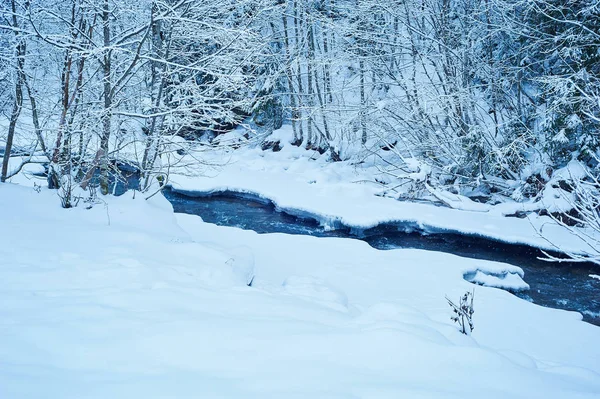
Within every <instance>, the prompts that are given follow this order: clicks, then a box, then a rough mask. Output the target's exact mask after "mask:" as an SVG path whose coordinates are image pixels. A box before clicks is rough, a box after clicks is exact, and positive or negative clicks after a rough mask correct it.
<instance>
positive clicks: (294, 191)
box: [169, 126, 600, 254]
mask: <svg viewBox="0 0 600 399" xmlns="http://www.w3.org/2000/svg"><path fill="white" fill-rule="evenodd" d="M289 130H290V129H289V126H284V128H283V129H281V130H280V131H277V132H276V133H275V135H276V137H277V138H278V139H279V140H282V144H283V149H282V150H281V151H279V152H276V153H274V152H269V151H262V150H260V149H259V148H242V149H238V150H236V151H233V152H231V153H230V154H228V159H229V162H228V163H227V164H225V165H223V166H222V167H217V168H212V169H211V168H207V167H206V166H203V167H202V170H201V171H199V172H200V173H201V174H202V176H198V175H190V174H189V173H188V172H187V171H186V173H178V172H177V170H176V169H175V172H174V173H173V174H172V175H171V176H170V180H169V182H170V184H171V185H172V186H173V188H175V189H176V190H179V191H184V192H185V191H187V192H189V193H194V192H196V193H212V192H222V191H233V192H239V193H247V194H254V195H256V196H259V197H262V198H264V199H268V200H271V201H272V202H273V203H274V204H275V205H276V206H277V207H278V208H280V209H285V210H286V211H287V212H288V213H292V214H298V215H307V214H308V215H312V216H315V217H316V218H317V219H319V220H320V221H321V222H322V223H323V225H327V226H337V225H344V226H350V227H353V228H358V229H367V228H371V227H374V226H377V225H379V224H382V223H389V222H392V223H394V222H398V223H409V224H416V225H417V226H420V227H421V228H422V229H423V230H426V231H442V232H444V231H445V232H458V233H463V234H469V235H475V236H483V237H487V238H491V239H494V240H498V241H503V242H507V243H518V244H525V245H530V246H534V247H538V248H542V249H546V250H561V251H564V252H572V253H582V254H583V253H588V254H590V253H591V254H593V253H595V249H594V248H590V246H589V244H588V243H587V242H586V241H589V240H583V239H581V238H580V237H578V235H576V234H572V233H571V232H569V231H568V230H566V229H565V228H564V227H561V226H558V225H557V224H556V223H555V222H554V221H553V220H552V219H551V218H550V217H548V216H538V215H537V214H531V215H529V216H527V217H525V218H523V219H519V218H516V217H506V215H510V214H515V213H517V212H519V211H520V212H528V211H531V210H534V209H539V207H540V204H541V203H542V202H544V203H545V202H547V201H550V202H549V204H548V206H550V205H551V203H556V207H558V208H561V207H564V204H563V203H564V202H565V201H566V199H565V198H562V197H561V196H560V195H559V193H558V192H554V191H553V192H548V193H547V194H546V195H545V197H544V198H543V201H541V202H538V203H534V202H527V203H516V202H515V203H501V204H498V205H495V206H491V205H486V204H480V203H476V202H474V201H472V200H470V199H468V198H466V197H464V196H459V195H453V194H450V193H441V192H439V190H436V189H434V188H432V187H429V189H430V192H431V193H432V194H433V195H434V196H436V195H437V197H438V199H440V198H441V200H442V201H444V202H445V203H450V204H452V206H453V208H454V209H453V208H450V207H442V206H436V205H433V204H431V203H417V202H409V201H397V200H395V199H393V198H389V197H386V196H384V195H382V192H383V191H385V190H386V189H387V188H385V187H384V188H382V187H381V186H380V185H377V184H376V183H375V182H376V179H377V178H378V177H379V176H381V174H380V172H379V170H378V169H377V168H376V167H374V166H372V164H369V163H368V162H367V160H365V162H364V163H363V164H360V165H354V164H352V163H350V162H347V161H346V162H328V160H327V158H328V156H327V154H324V155H320V154H319V153H318V152H307V151H306V150H304V149H300V148H297V147H294V146H291V145H289V144H287V143H286V141H285V140H284V139H283V137H285V134H286V133H288V135H289V133H290V132H289ZM307 153H308V154H309V156H307ZM218 158H220V159H222V158H223V154H219V155H218ZM216 159H217V158H215V160H211V158H210V157H209V158H207V159H206V163H207V164H211V163H212V164H217V163H218V162H217V160H216ZM580 169H581V168H580V166H578V164H577V163H576V162H572V163H570V164H569V165H568V167H566V168H565V169H564V170H560V171H558V172H557V174H556V177H555V178H556V179H558V178H559V177H560V176H563V175H566V174H569V173H571V174H576V175H577V174H578V173H580ZM550 191H551V190H550ZM561 204H562V205H561ZM586 234H587V235H591V236H594V235H595V234H596V233H594V232H593V231H586V232H585V234H583V233H582V234H580V236H581V237H584V236H585V235H586ZM599 239H600V237H599ZM558 245H559V246H560V248H558V247H557V246H558Z"/></svg>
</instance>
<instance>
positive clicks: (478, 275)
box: [467, 270, 529, 292]
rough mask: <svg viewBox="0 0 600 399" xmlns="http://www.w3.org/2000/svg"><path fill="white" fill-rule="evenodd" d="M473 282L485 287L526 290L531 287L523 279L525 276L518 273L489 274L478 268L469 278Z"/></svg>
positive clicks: (514, 290)
mask: <svg viewBox="0 0 600 399" xmlns="http://www.w3.org/2000/svg"><path fill="white" fill-rule="evenodd" d="M467 280H469V281H470V282H472V283H475V284H480V285H483V286H485V287H496V288H502V289H505V290H508V291H513V292H516V291H524V290H528V289H529V284H527V283H526V282H525V281H523V278H522V277H521V276H519V275H518V274H516V273H510V272H508V273H503V274H489V273H485V272H482V271H481V270H477V271H476V272H475V275H474V276H473V277H471V278H467Z"/></svg>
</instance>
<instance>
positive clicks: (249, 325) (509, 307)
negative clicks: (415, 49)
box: [0, 183, 600, 398]
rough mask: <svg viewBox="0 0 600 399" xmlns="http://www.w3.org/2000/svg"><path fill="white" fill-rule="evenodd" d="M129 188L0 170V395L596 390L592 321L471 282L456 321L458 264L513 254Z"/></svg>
mask: <svg viewBox="0 0 600 399" xmlns="http://www.w3.org/2000/svg"><path fill="white" fill-rule="evenodd" d="M318 184H319V183H317V185H318ZM132 196H133V194H131V193H128V194H126V195H124V196H122V197H119V198H113V197H105V198H103V202H102V203H100V204H96V205H95V206H94V207H93V208H92V209H89V210H87V209H85V207H83V206H80V207H77V208H74V209H70V210H63V209H61V208H60V206H59V201H58V198H57V197H56V194H55V193H54V192H51V191H48V190H45V189H42V190H41V191H40V192H39V193H38V192H36V191H34V190H33V189H31V188H25V187H22V186H18V185H15V184H3V185H0V209H3V210H4V212H2V214H0V222H1V225H2V229H0V243H2V245H0V282H1V284H0V298H1V300H0V397H2V398H25V397H27V398H82V397H85V398H108V397H110V398H172V397H177V398H197V397H211V398H213V397H214V398H308V397H310V398H398V397H409V398H481V397H486V398H507V397H511V398H517V397H522V398H532V397H545V398H567V397H568V398H594V397H598V395H600V374H599V373H600V347H599V346H598V345H597V343H598V340H599V339H600V329H598V328H597V327H595V326H592V325H590V324H587V323H584V322H582V321H581V316H580V315H579V314H577V313H573V312H565V311H560V310H555V309H548V308H542V307H539V306H537V305H534V304H531V303H529V302H527V301H523V300H521V299H518V298H517V297H515V296H513V295H511V294H509V293H507V292H505V291H502V290H499V289H494V288H487V287H475V291H476V294H475V314H474V323H475V330H474V331H473V333H472V335H471V336H464V335H462V334H460V333H459V332H458V329H457V327H456V326H455V325H453V324H452V322H451V321H450V315H451V310H450V308H449V307H448V305H447V303H446V300H445V296H446V295H447V296H448V297H450V298H458V297H459V296H460V295H462V294H463V293H464V292H465V291H470V290H472V289H473V287H474V286H473V285H472V284H470V283H468V282H466V281H465V280H464V279H463V275H464V274H465V273H467V272H472V271H475V270H480V271H482V272H485V273H488V274H493V273H500V272H501V271H506V272H510V273H513V274H516V275H519V270H520V269H518V268H513V267H511V266H509V265H503V264H500V263H494V262H487V261H480V260H473V259H465V258H461V257H458V256H453V255H449V254H443V253H434V252H427V251H420V250H408V249H407V250H404V249H402V250H390V251H378V250H376V249H373V248H371V247H370V246H368V245H367V244H366V243H364V242H361V241H358V240H350V239H341V238H315V237H310V236H294V235H285V234H263V235H259V234H256V233H254V232H252V231H244V230H240V229H236V228H229V227H219V226H215V225H210V224H207V223H204V222H202V220H201V219H200V218H199V217H196V216H190V215H183V214H177V215H174V214H173V212H172V208H171V206H170V204H169V203H168V202H167V201H166V200H165V199H164V198H163V197H162V196H160V195H157V196H155V197H153V198H152V199H151V200H149V201H144V200H143V199H141V198H140V197H141V196H139V195H138V196H137V197H136V198H135V199H133V198H132ZM7 210H10V211H7ZM520 273H522V272H520ZM249 276H253V278H254V280H253V281H252V286H251V287H249V286H247V282H248V281H247V280H248V277H249Z"/></svg>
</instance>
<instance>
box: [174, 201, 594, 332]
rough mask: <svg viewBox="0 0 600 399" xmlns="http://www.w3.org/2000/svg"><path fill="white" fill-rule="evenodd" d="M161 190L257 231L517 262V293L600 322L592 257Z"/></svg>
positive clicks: (217, 218)
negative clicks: (560, 257)
mask: <svg viewBox="0 0 600 399" xmlns="http://www.w3.org/2000/svg"><path fill="white" fill-rule="evenodd" d="M163 194H164V195H165V197H166V198H167V199H168V200H169V201H170V202H171V204H172V205H173V208H174V210H175V212H180V213H187V214H192V215H198V216H200V217H202V219H203V220H204V221H205V222H208V223H214V224H217V225H219V226H232V227H239V228H241V229H245V230H253V231H256V232H257V233H287V234H304V235H311V236H316V237H344V238H354V239H360V240H363V241H366V242H367V243H369V244H370V245H371V246H372V247H374V248H377V249H380V250H388V249H396V248H418V249H424V250H428V251H438V252H447V253H452V254H455V255H460V256H464V257H468V258H476V259H484V260H492V261H498V262H504V263H509V264H511V265H515V266H519V267H520V268H522V269H523V271H524V272H525V278H524V280H525V281H526V282H527V283H528V284H529V286H530V289H529V290H527V291H521V292H516V293H514V294H515V295H517V296H519V297H520V298H523V299H525V300H528V301H531V302H534V303H536V304H539V305H542V306H547V307H552V308H559V309H566V310H575V311H578V312H580V313H582V314H583V317H584V320H585V321H588V322H590V323H592V324H596V325H599V326H600V280H598V279H594V278H592V277H590V275H591V274H592V275H600V267H599V266H597V265H594V264H591V263H572V262H562V263H556V262H545V261H543V260H539V259H538V257H541V256H543V254H542V252H541V251H540V250H538V249H536V248H531V247H528V246H525V245H513V244H505V243H502V242H498V241H494V240H490V239H486V238H481V237H475V236H465V235H461V234H455V233H448V232H438V233H429V234H423V232H421V231H418V230H417V229H416V226H414V225H409V224H400V223H394V224H383V225H380V226H378V227H375V228H372V229H367V230H354V229H350V228H348V227H344V226H337V227H336V229H334V230H330V229H325V228H324V227H323V226H321V224H320V223H319V222H318V221H317V220H316V219H315V218H311V217H310V216H307V215H303V216H298V215H293V214H290V213H287V212H285V211H279V210H278V209H276V207H275V206H274V205H273V203H272V202H270V201H268V200H262V199H260V198H258V197H254V196H249V195H245V194H238V193H227V192H225V193H215V194H210V195H205V194H204V195H203V194H200V193H193V192H176V191H174V190H172V189H166V190H164V191H163Z"/></svg>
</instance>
